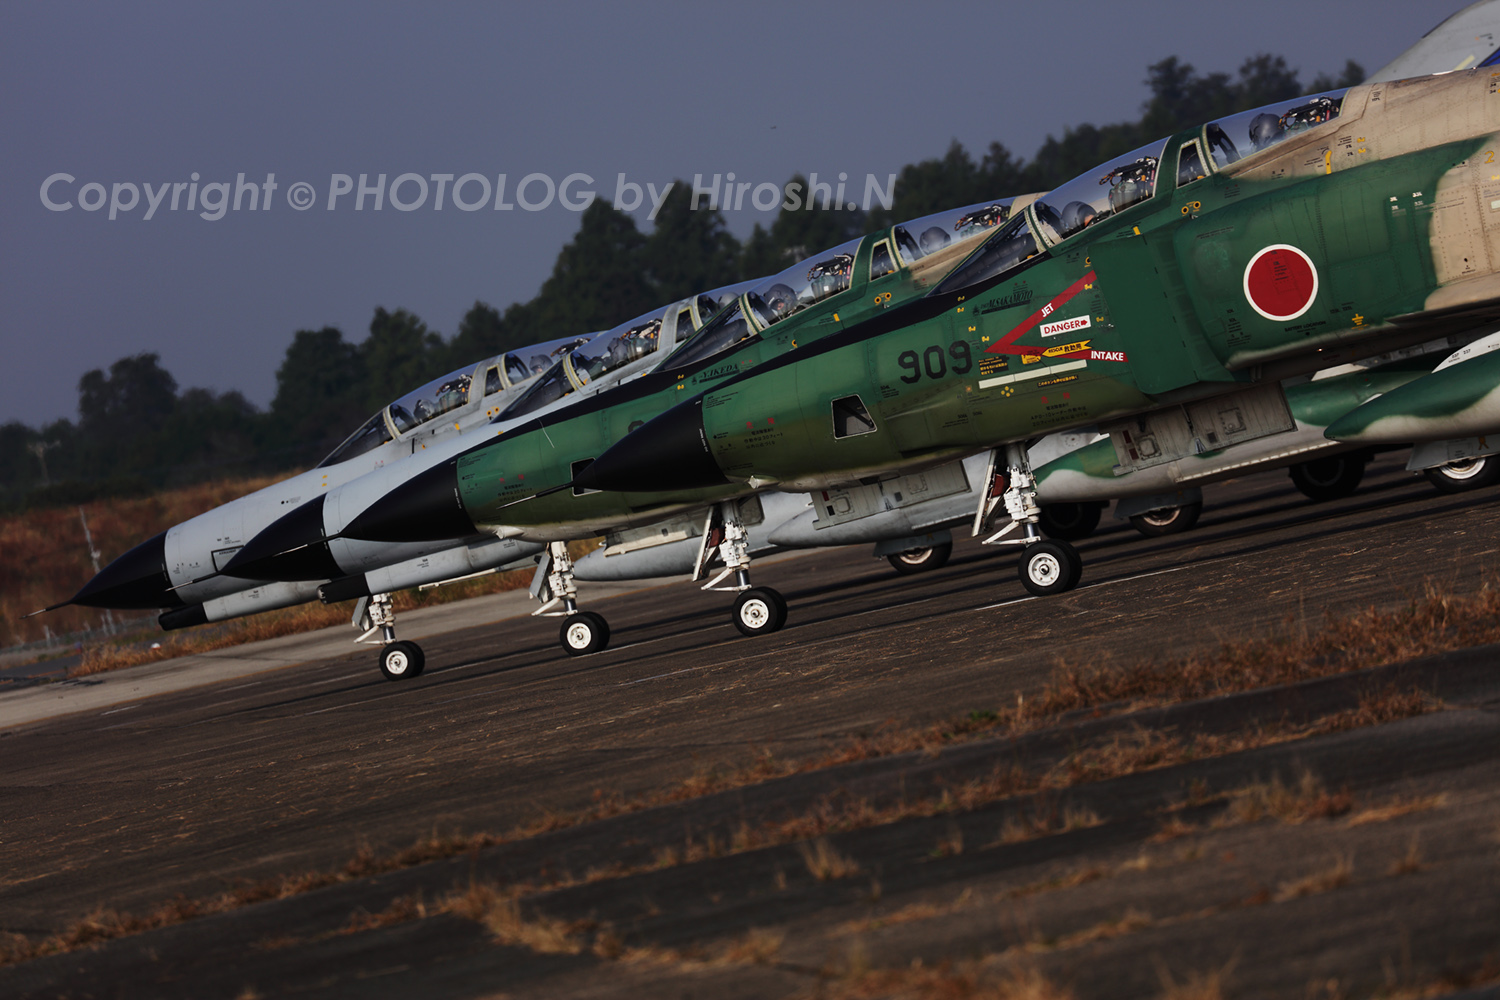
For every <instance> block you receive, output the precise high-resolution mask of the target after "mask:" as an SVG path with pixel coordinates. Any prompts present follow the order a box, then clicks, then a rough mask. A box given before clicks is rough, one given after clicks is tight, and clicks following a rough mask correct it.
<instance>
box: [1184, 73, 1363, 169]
mask: <svg viewBox="0 0 1500 1000" xmlns="http://www.w3.org/2000/svg"><path fill="white" fill-rule="evenodd" d="M1346 93H1348V91H1347V90H1329V91H1325V92H1324V93H1321V94H1314V95H1312V96H1311V97H1297V98H1293V99H1292V100H1289V101H1280V102H1278V103H1276V104H1268V105H1266V106H1265V107H1261V108H1253V109H1251V110H1249V111H1241V112H1240V113H1239V114H1237V115H1230V116H1229V117H1228V118H1221V119H1219V120H1218V121H1216V122H1210V123H1209V124H1208V125H1205V126H1204V127H1203V141H1204V143H1205V144H1206V145H1207V146H1208V150H1209V154H1210V155H1211V156H1212V157H1213V158H1214V163H1215V165H1216V166H1218V167H1219V168H1220V169H1223V168H1224V167H1227V166H1229V165H1230V164H1231V163H1234V162H1235V161H1237V160H1239V159H1241V158H1243V157H1246V156H1249V155H1250V154H1251V153H1255V152H1258V151H1260V150H1262V149H1267V148H1269V147H1271V146H1274V145H1276V143H1278V142H1280V141H1281V140H1283V139H1285V138H1286V137H1287V136H1289V135H1292V134H1294V133H1296V132H1301V131H1303V130H1304V129H1309V128H1312V127H1313V126H1314V125H1321V124H1323V123H1324V122H1327V121H1332V120H1333V119H1335V118H1337V117H1338V116H1339V112H1340V111H1342V110H1343V107H1344V95H1345V94H1346Z"/></svg>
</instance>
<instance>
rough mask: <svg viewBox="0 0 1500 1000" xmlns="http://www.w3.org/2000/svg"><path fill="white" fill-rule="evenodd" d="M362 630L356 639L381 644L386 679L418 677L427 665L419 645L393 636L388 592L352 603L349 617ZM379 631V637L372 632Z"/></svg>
mask: <svg viewBox="0 0 1500 1000" xmlns="http://www.w3.org/2000/svg"><path fill="white" fill-rule="evenodd" d="M349 624H351V625H353V626H354V627H355V628H359V629H364V633H363V634H362V635H361V636H360V637H359V638H358V639H355V640H354V641H355V642H368V643H376V644H378V645H379V646H380V672H381V673H382V674H384V675H385V679H386V680H388V681H403V680H407V679H409V678H412V677H417V676H419V675H420V674H421V673H422V668H424V667H425V666H427V658H426V656H424V655H423V653H422V647H421V646H418V645H417V644H416V643H414V642H411V641H409V640H399V639H397V638H396V610H395V608H394V607H392V606H391V595H390V594H371V595H370V596H368V597H361V598H360V599H359V603H358V604H356V605H355V606H354V617H353V619H352V620H351V621H350V623H349ZM377 632H379V633H380V636H379V638H375V633H377Z"/></svg>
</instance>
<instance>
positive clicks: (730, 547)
mask: <svg viewBox="0 0 1500 1000" xmlns="http://www.w3.org/2000/svg"><path fill="white" fill-rule="evenodd" d="M715 557H717V558H718V559H720V560H722V561H723V563H724V568H723V569H721V570H720V571H719V572H718V574H716V575H715V576H714V578H713V579H712V580H709V581H708V582H707V583H705V584H704V585H703V587H702V589H703V590H723V591H730V592H735V593H737V594H738V596H737V597H736V598H735V599H734V611H733V612H732V614H731V616H730V619H731V620H732V621H733V622H734V627H735V628H737V629H739V630H740V632H741V633H742V634H744V635H768V634H770V633H771V632H775V631H777V630H778V629H780V628H781V627H782V626H783V625H785V624H786V598H784V597H782V596H781V595H780V594H779V593H777V592H776V591H774V590H772V589H771V588H770V587H752V586H750V546H749V543H748V541H747V535H746V533H745V524H744V522H743V521H742V520H741V519H740V505H739V502H738V501H736V500H725V501H723V502H722V503H716V504H714V505H713V507H711V508H709V511H708V520H707V522H706V523H705V524H704V525H703V542H702V544H700V545H699V546H698V558H697V560H696V561H695V562H694V564H693V579H694V580H699V579H702V577H703V573H704V571H705V570H707V568H708V564H709V563H710V562H711V561H713V559H714V558H715ZM730 577H733V578H734V583H732V584H730V585H729V586H724V587H721V586H719V584H720V583H722V582H723V581H725V580H727V579H729V578H730Z"/></svg>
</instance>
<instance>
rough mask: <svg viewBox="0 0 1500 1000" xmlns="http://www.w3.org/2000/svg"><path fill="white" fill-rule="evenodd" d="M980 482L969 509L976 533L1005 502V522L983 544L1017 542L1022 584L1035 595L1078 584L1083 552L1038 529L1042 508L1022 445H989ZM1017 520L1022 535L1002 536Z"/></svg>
mask: <svg viewBox="0 0 1500 1000" xmlns="http://www.w3.org/2000/svg"><path fill="white" fill-rule="evenodd" d="M1002 463H1003V465H1002ZM985 482H987V483H989V484H990V488H989V490H988V492H987V493H986V494H985V495H984V496H982V497H981V498H980V500H979V509H978V510H976V511H975V512H974V534H975V536H976V537H977V536H978V535H979V534H980V533H981V532H983V531H984V526H985V523H986V522H987V521H988V520H989V518H990V515H991V514H992V513H994V511H995V508H996V507H999V506H1000V505H1001V504H1004V505H1005V512H1006V513H1007V514H1009V515H1010V524H1007V525H1006V526H1005V527H1004V528H1001V529H1000V530H999V531H997V532H995V534H993V535H991V536H990V537H989V538H986V539H985V540H984V544H985V545H1020V546H1022V548H1021V561H1020V564H1019V565H1018V566H1017V567H1016V569H1017V573H1018V575H1019V576H1020V578H1021V586H1023V587H1025V588H1026V589H1027V590H1028V591H1029V592H1031V593H1033V594H1035V595H1037V596H1038V597H1047V596H1050V595H1052V594H1061V593H1064V592H1066V591H1069V590H1072V589H1073V588H1074V587H1076V586H1078V580H1079V578H1080V577H1082V576H1083V558H1082V557H1081V556H1079V554H1078V550H1077V549H1075V548H1073V546H1072V545H1069V544H1068V543H1067V542H1065V541H1062V540H1060V539H1045V540H1044V539H1043V538H1042V535H1041V532H1040V531H1039V530H1038V529H1037V524H1038V523H1039V522H1040V521H1041V519H1042V511H1041V508H1040V507H1039V506H1038V505H1037V502H1036V478H1035V477H1034V476H1032V474H1031V462H1030V460H1029V459H1028V457H1027V455H1026V446H1025V445H1024V444H1008V445H1006V446H1005V447H1004V448H1003V449H1000V448H996V449H994V450H993V451H991V452H990V461H989V467H988V469H987V470H986V472H985ZM1017 526H1019V527H1020V528H1021V531H1022V536H1021V537H1019V538H1005V537H1004V536H1005V535H1007V534H1009V533H1010V532H1012V531H1014V530H1015V529H1016V527H1017Z"/></svg>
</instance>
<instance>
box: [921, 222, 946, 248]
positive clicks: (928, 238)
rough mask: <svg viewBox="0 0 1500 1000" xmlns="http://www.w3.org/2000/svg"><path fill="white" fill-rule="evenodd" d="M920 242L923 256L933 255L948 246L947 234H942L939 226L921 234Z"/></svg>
mask: <svg viewBox="0 0 1500 1000" xmlns="http://www.w3.org/2000/svg"><path fill="white" fill-rule="evenodd" d="M920 242H921V244H922V252H923V253H924V254H929V253H933V252H935V251H938V250H941V249H943V247H945V246H947V245H948V234H947V233H945V232H943V229H942V227H941V226H933V227H932V228H931V229H928V230H926V231H925V232H923V233H922V235H921V237H920Z"/></svg>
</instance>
